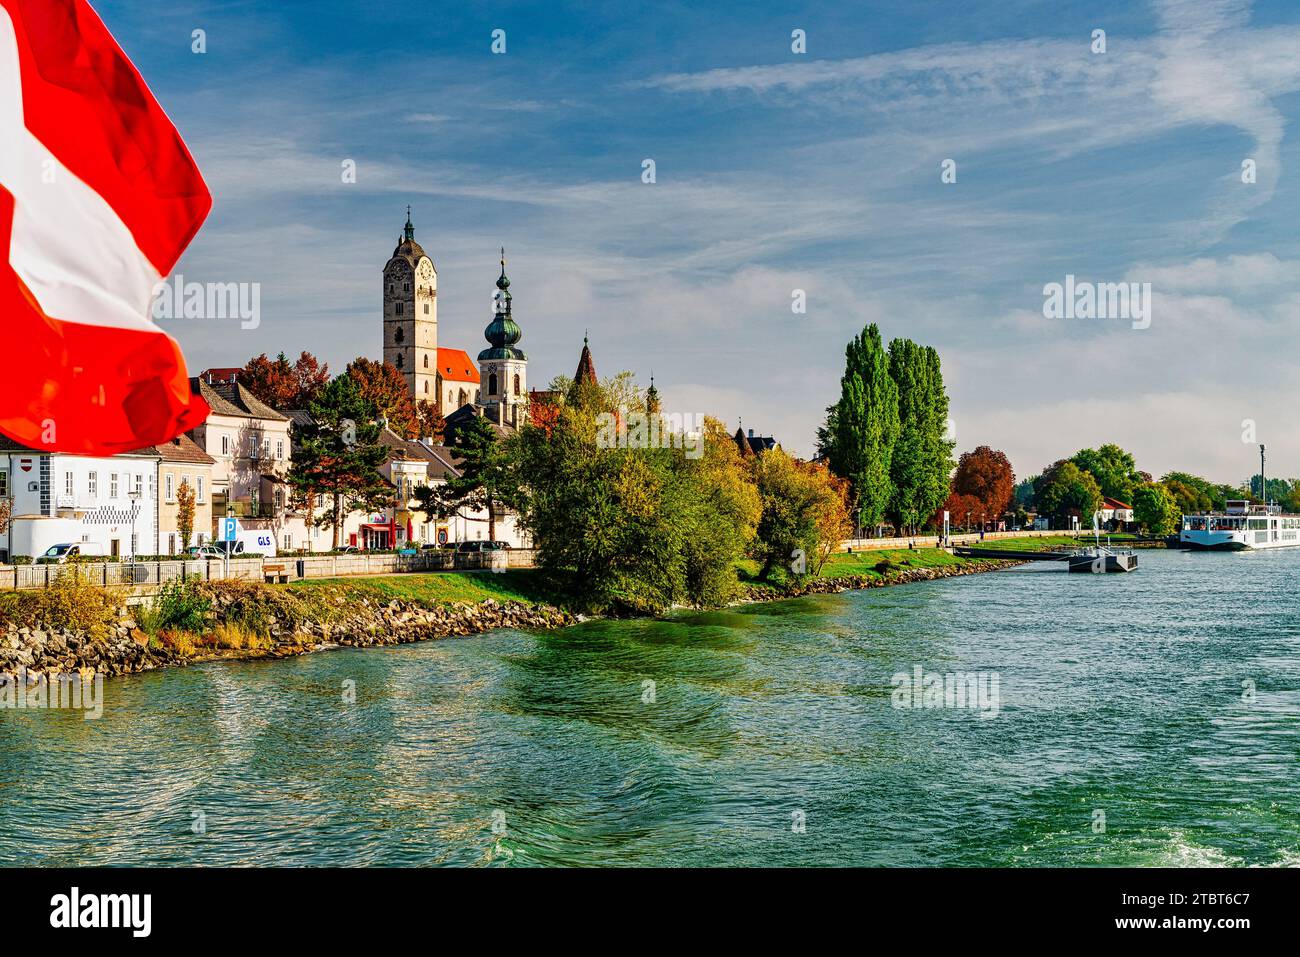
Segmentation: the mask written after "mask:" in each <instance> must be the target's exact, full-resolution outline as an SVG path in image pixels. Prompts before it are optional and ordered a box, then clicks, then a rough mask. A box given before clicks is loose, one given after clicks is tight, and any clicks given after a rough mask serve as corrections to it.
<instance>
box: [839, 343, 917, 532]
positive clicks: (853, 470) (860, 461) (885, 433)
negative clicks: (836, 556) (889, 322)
mask: <svg viewBox="0 0 1300 957" xmlns="http://www.w3.org/2000/svg"><path fill="white" fill-rule="evenodd" d="M844 359H845V361H844V375H843V377H842V378H841V379H840V399H839V401H838V402H837V403H835V405H833V406H831V407H830V408H829V409H827V410H826V411H827V416H826V425H825V426H824V427H823V428H822V430H821V431H820V433H819V437H820V440H821V445H822V451H823V452H824V453H825V454H826V456H827V459H828V460H829V463H830V467H831V470H832V471H833V472H835V474H836V475H839V476H840V477H841V478H846V479H848V480H849V485H850V488H851V490H852V498H853V507H854V511H855V513H856V514H857V516H858V520H859V521H860V522H861V523H862V524H863V525H866V526H871V525H879V524H880V522H881V520H882V519H883V518H884V515H885V510H886V508H888V506H889V502H890V498H891V496H892V491H893V489H892V485H891V481H890V463H891V458H892V455H893V451H894V443H895V442H896V441H897V440H898V430H899V422H898V386H897V385H896V384H895V382H894V380H893V377H891V376H890V374H889V357H888V356H887V355H886V354H885V349H884V346H883V345H882V344H881V341H880V330H879V329H878V328H876V325H875V323H872V324H871V325H870V326H868V327H867V328H866V329H864V330H863V331H862V332H861V333H860V334H859V335H857V336H855V337H854V338H853V340H852V341H851V342H849V344H848V346H847V348H846V349H845V351H844Z"/></svg>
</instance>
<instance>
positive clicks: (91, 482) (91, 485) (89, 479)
mask: <svg viewBox="0 0 1300 957" xmlns="http://www.w3.org/2000/svg"><path fill="white" fill-rule="evenodd" d="M86 488H87V490H88V491H89V492H90V494H91V495H92V496H95V495H98V494H99V473H98V472H91V473H90V474H89V475H87V476H86Z"/></svg>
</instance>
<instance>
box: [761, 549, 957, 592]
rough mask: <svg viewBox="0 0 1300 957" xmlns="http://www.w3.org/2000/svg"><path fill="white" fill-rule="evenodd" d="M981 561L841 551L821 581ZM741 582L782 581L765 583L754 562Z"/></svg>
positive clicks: (934, 552)
mask: <svg viewBox="0 0 1300 957" xmlns="http://www.w3.org/2000/svg"><path fill="white" fill-rule="evenodd" d="M975 561H979V559H977V558H958V557H956V556H955V555H950V554H949V553H948V552H946V551H944V550H943V549H941V548H918V549H915V550H912V549H907V548H882V549H873V550H871V551H855V552H852V553H849V552H837V553H836V554H834V555H832V556H831V557H830V558H828V559H827V560H826V564H825V565H824V566H823V567H822V570H821V574H820V575H819V576H818V577H819V578H830V579H835V578H855V577H863V578H883V577H885V576H886V575H887V574H889V573H895V574H896V573H898V572H900V571H903V570H905V569H908V568H938V567H941V566H951V565H966V564H969V563H970V562H975ZM736 571H737V573H738V574H739V576H740V580H741V581H742V582H743V583H745V584H747V585H753V586H756V587H759V588H763V587H773V588H775V587H777V586H779V585H780V584H782V581H777V582H764V581H762V580H761V579H760V578H759V577H758V572H759V564H758V562H756V561H753V560H746V561H743V562H738V563H737V565H736Z"/></svg>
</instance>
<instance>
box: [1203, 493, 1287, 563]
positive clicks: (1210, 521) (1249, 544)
mask: <svg viewBox="0 0 1300 957" xmlns="http://www.w3.org/2000/svg"><path fill="white" fill-rule="evenodd" d="M1225 504H1226V506H1227V507H1226V508H1225V509H1224V510H1223V511H1222V512H1205V513H1200V514H1196V515H1184V516H1183V528H1182V531H1181V532H1179V533H1178V539H1179V541H1181V542H1182V543H1183V544H1184V545H1187V546H1189V547H1191V548H1203V549H1212V550H1214V551H1241V550H1243V549H1247V548H1292V547H1294V546H1296V545H1300V515H1286V514H1283V512H1282V509H1281V508H1280V507H1279V506H1277V505H1251V504H1250V502H1247V501H1245V500H1240V499H1234V500H1230V501H1228V502H1226V503H1225Z"/></svg>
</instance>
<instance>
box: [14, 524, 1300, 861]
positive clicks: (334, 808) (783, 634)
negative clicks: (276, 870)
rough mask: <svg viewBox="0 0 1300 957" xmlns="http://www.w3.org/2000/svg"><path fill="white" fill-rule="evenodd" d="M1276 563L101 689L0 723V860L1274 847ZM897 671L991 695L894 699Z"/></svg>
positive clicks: (1292, 662) (825, 603) (1295, 798)
mask: <svg viewBox="0 0 1300 957" xmlns="http://www.w3.org/2000/svg"><path fill="white" fill-rule="evenodd" d="M1298 573H1300V550H1283V551H1277V552H1271V553H1269V552H1262V553H1251V554H1234V555H1221V554H1189V553H1184V552H1163V551H1145V552H1142V553H1140V567H1139V569H1138V571H1137V573H1136V574H1132V575H1108V576H1100V575H1098V576H1091V575H1069V574H1066V573H1065V572H1063V571H1062V570H1061V569H1060V568H1059V567H1057V566H1053V565H1046V564H1039V565H1029V566H1022V567H1020V568H1016V569H1013V570H1011V571H1006V572H998V573H990V574H984V575H973V576H968V577H964V578H956V579H948V580H941V581H936V582H927V583H921V584H916V585H908V586H902V587H895V588H882V589H873V590H870V591H861V592H849V593H844V594H840V595H831V596H814V597H808V598H802V599H796V600H791V601H784V602H776V603H772V604H766V605H753V606H746V607H743V608H738V609H732V610H727V611H719V612H713V613H706V614H683V615H679V616H676V617H674V618H672V619H669V620H661V621H631V622H603V621H597V622H588V623H585V624H582V625H579V626H576V627H573V628H569V629H566V630H563V631H558V632H554V633H549V634H542V635H527V634H522V633H518V632H511V631H501V632H494V633H492V634H489V635H484V636H479V637H475V638H467V639H453V640H445V641H436V642H426V643H423V644H416V645H404V646H399V647H393V648H383V649H366V650H336V651H330V652H325V653H320V654H315V655H310V656H306V657H301V658H295V659H289V660H284V661H265V662H240V663H211V664H206V665H201V666H197V667H192V668H187V669H179V670H171V671H163V672H154V673H150V674H145V675H138V676H132V677H129V678H124V679H114V680H111V681H109V682H108V683H107V684H106V686H105V689H106V690H105V695H106V702H105V713H104V716H103V717H102V718H101V719H99V720H91V721H86V720H83V718H82V717H81V716H80V715H78V714H74V713H69V712H52V711H47V712H17V711H0V863H3V864H6V865H104V864H142V865H143V864H148V865H193V864H202V865H367V864H373V865H398V866H401V865H417V864H419V865H424V864H435V865H436V864H456V865H482V864H490V865H502V864H508V865H515V866H519V865H538V864H541V865H566V864H583V865H699V864H714V865H944V866H953V865H958V866H962V865H994V866H1020V865H1181V864H1187V865H1218V864H1222V865H1266V866H1271V865H1281V864H1296V863H1300V788H1297V787H1296V781H1297V780H1298V779H1300V778H1298V775H1297V772H1298V771H1300V766H1298V760H1300V733H1298V727H1297V719H1298V718H1300V620H1298V618H1297V615H1296V611H1295V590H1296V583H1297V578H1298ZM918 667H919V668H921V669H923V671H924V673H926V674H929V673H938V674H947V673H957V672H968V673H969V672H977V673H979V674H980V675H982V677H983V680H984V682H985V683H984V684H983V685H982V686H981V687H983V688H984V689H986V690H991V689H992V688H993V687H994V686H993V684H992V680H993V678H994V677H996V680H997V684H996V690H997V697H996V699H992V698H991V699H989V700H986V701H985V702H984V707H983V708H982V709H981V708H980V707H967V708H957V707H945V708H902V707H896V706H895V700H894V698H895V697H896V696H895V695H894V694H893V692H894V686H893V684H892V683H891V679H892V678H893V676H894V675H896V674H900V673H901V674H905V675H909V676H910V675H913V674H914V673H915V669H916V668H918ZM647 682H653V685H648V684H647ZM349 683H354V684H349ZM349 688H354V689H355V702H350V701H347V700H345V698H346V697H347V692H348V690H349ZM909 700H910V699H909ZM994 705H995V707H994Z"/></svg>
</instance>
